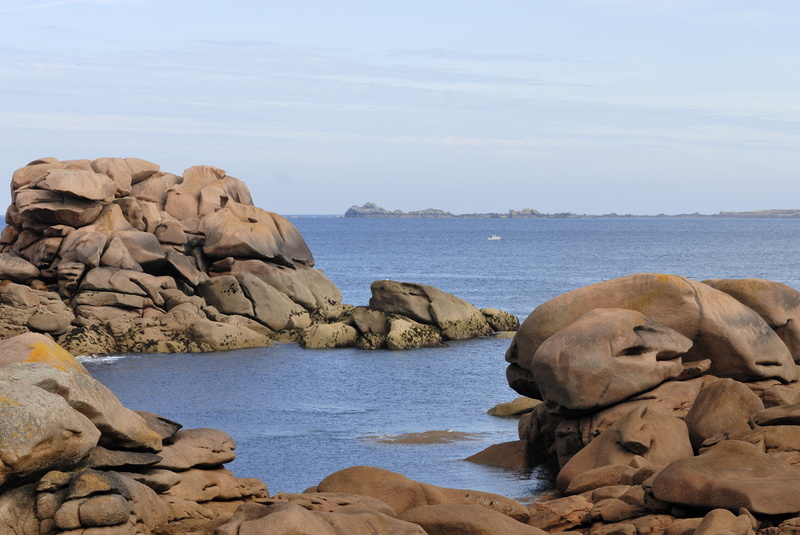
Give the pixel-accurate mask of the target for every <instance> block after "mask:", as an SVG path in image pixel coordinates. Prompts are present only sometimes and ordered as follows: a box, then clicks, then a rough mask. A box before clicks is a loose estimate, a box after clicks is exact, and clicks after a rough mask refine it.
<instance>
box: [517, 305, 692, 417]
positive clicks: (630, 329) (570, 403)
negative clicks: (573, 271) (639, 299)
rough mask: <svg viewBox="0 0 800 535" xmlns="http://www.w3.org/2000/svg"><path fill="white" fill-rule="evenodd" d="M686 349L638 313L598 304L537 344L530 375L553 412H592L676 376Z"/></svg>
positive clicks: (683, 342) (685, 341) (668, 331)
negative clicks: (598, 305) (603, 306)
mask: <svg viewBox="0 0 800 535" xmlns="http://www.w3.org/2000/svg"><path fill="white" fill-rule="evenodd" d="M691 347H692V341H691V340H689V339H688V338H686V337H685V336H683V335H682V334H680V333H679V332H677V331H675V330H673V329H670V328H669V327H665V326H663V325H660V324H658V323H656V322H655V321H652V320H650V319H649V318H647V317H645V316H644V315H643V314H641V313H640V312H636V311H634V310H624V309H613V308H597V309H594V310H591V311H589V312H587V313H586V314H584V315H582V316H581V317H579V318H577V319H576V320H575V321H574V322H573V323H571V324H570V325H568V326H567V327H565V328H564V329H562V330H560V331H558V332H557V333H556V334H554V335H553V336H551V337H550V338H548V339H547V340H545V341H544V342H542V344H541V345H540V346H539V347H538V348H537V349H536V353H535V354H534V356H533V360H532V362H531V373H532V374H533V376H534V377H536V381H537V383H536V384H537V386H538V387H539V391H540V393H541V395H542V399H543V400H544V402H545V403H546V404H547V406H548V409H550V410H551V411H552V412H558V413H563V414H571V413H580V412H596V411H597V410H598V409H600V408H602V407H607V406H609V405H613V404H615V403H618V402H620V401H623V400H625V399H627V398H629V397H631V396H633V395H636V394H639V393H641V392H644V391H646V390H650V389H651V388H653V387H655V386H658V385H660V384H661V383H663V382H664V381H667V380H669V379H674V378H676V377H678V376H679V375H680V374H681V373H682V372H683V363H682V361H681V357H682V356H683V355H685V354H686V352H687V351H688V350H689V349H690V348H691Z"/></svg>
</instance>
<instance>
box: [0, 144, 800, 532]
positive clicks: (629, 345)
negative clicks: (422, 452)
mask: <svg viewBox="0 0 800 535" xmlns="http://www.w3.org/2000/svg"><path fill="white" fill-rule="evenodd" d="M6 218H7V226H6V228H5V230H4V231H3V234H2V236H1V237H0V247H2V249H1V250H0V280H2V282H0V338H3V340H2V341H0V413H2V417H0V534H6V533H8V534H9V535H10V534H14V535H62V534H69V535H117V534H120V535H133V534H144V535H179V534H189V533H193V534H207V535H211V534H214V535H245V534H257V533H270V534H273V533H274V534H280V533H287V534H288V533H293V534H300V533H308V534H342V535H344V534H349V535H359V534H376V533H393V534H394V533H398V534H403V533H414V534H424V533H427V534H429V535H434V534H452V533H464V534H486V535H489V534H497V535H500V534H517V533H519V534H535V533H539V534H541V533H545V532H547V533H559V532H580V533H585V534H592V535H594V534H598V535H599V534H626V535H627V534H630V535H634V534H639V535H646V534H660V533H667V534H671V535H679V534H691V533H694V534H696V535H703V534H712V533H741V534H743V535H744V534H749V533H763V534H783V533H786V534H789V533H796V532H798V531H800V469H798V468H797V465H798V463H800V382H798V367H797V364H796V362H797V361H798V359H800V333H798V327H797V325H798V324H799V323H800V292H797V291H796V290H794V289H792V288H790V287H788V286H785V285H783V284H779V283H777V282H772V281H766V280H762V279H738V280H708V281H702V282H700V281H693V280H690V279H687V278H685V277H680V276H675V275H661V274H645V273H640V274H634V275H630V276H627V277H622V278H620V279H614V280H610V281H605V282H601V283H598V284H594V285H591V286H587V287H585V288H579V289H577V290H573V291H571V292H568V293H566V294H563V295H561V296H558V297H556V298H554V299H552V300H550V301H548V302H546V303H543V304H542V305H540V306H539V307H537V308H536V309H535V310H534V311H533V312H532V313H531V314H530V316H528V318H527V319H526V320H525V321H524V322H523V323H522V325H518V323H517V322H516V318H515V317H513V316H511V315H509V314H507V313H504V312H502V311H499V310H494V309H484V310H482V311H479V310H477V309H475V308H474V307H472V305H470V304H469V303H466V302H464V301H463V300H460V299H458V298H457V297H455V296H452V295H450V294H446V293H445V292H442V291H440V290H437V289H436V288H432V287H430V286H425V285H421V284H414V283H401V282H395V281H377V282H376V283H374V284H373V286H372V292H373V297H372V299H371V300H370V303H369V306H359V307H354V306H350V305H345V304H342V303H341V296H340V294H339V293H338V290H337V289H336V286H335V284H333V282H331V281H330V280H329V279H327V277H325V275H324V274H323V273H322V272H321V271H320V270H318V269H315V268H314V260H313V256H312V255H311V253H310V251H308V247H307V246H306V245H305V242H304V241H303V240H302V237H301V236H300V234H299V232H297V230H296V229H295V228H294V227H293V226H292V225H291V224H290V223H289V222H288V221H287V220H285V219H283V218H281V217H280V216H278V215H277V214H272V213H270V212H266V211H264V210H261V209H259V208H256V207H254V206H253V205H252V200H251V199H250V195H249V192H248V191H247V188H246V186H245V185H244V183H242V182H241V181H238V180H237V179H235V178H232V177H229V176H228V175H227V174H226V173H225V172H224V171H222V170H220V169H217V168H213V167H207V166H200V167H193V168H190V169H188V170H186V171H185V172H184V174H183V176H177V175H170V174H169V173H163V172H161V171H160V170H159V168H158V166H156V165H155V164H152V163H149V162H145V161H143V160H137V159H120V158H101V159H98V160H93V161H89V160H76V161H63V162H62V161H58V160H55V159H52V158H47V159H43V160H37V161H35V162H32V163H31V164H29V165H28V166H26V167H23V168H21V169H20V170H18V171H17V172H16V173H14V176H13V179H12V206H11V207H10V208H9V210H8V212H7V216H6ZM517 329H518V330H517ZM514 330H517V332H516V334H515V335H514V338H513V340H512V341H511V344H510V347H509V349H508V351H507V354H506V360H507V361H508V369H507V376H508V381H509V385H510V386H511V387H512V388H513V389H514V390H516V391H517V392H518V393H519V394H521V395H522V396H523V397H522V398H520V399H519V400H516V401H515V402H514V403H511V404H508V405H505V406H502V407H497V408H495V409H494V411H493V412H494V413H495V414H498V415H499V416H509V415H516V416H518V417H519V434H520V440H519V441H515V442H511V443H506V444H498V445H496V446H492V447H490V448H488V449H487V450H485V451H483V452H480V453H478V454H476V455H475V456H473V457H472V458H471V460H472V461H474V462H482V463H486V464H492V465H496V466H503V467H508V468H511V469H513V468H523V467H530V466H533V465H537V464H543V463H550V464H552V465H555V466H556V467H557V468H556V473H557V477H555V478H554V481H553V485H554V490H553V492H551V493H546V495H545V496H540V497H538V498H537V497H531V499H530V500H523V501H518V500H514V499H511V498H508V497H504V496H499V495H495V494H489V493H484V492H479V491H473V490H461V489H449V488H443V487H437V486H434V485H430V484H427V483H421V482H417V481H412V480H409V479H407V478H405V477H404V476H402V475H400V474H397V473H393V472H388V471H386V470H382V469H380V468H376V467H366V466H354V467H351V468H348V469H345V470H342V471H339V472H336V473H334V474H331V475H330V476H328V477H326V478H325V479H323V480H322V481H320V482H318V483H317V484H316V485H313V486H311V487H310V488H309V489H307V490H306V491H304V492H303V493H300V494H289V493H285V492H277V493H275V494H270V492H269V490H268V488H267V485H266V484H265V483H264V482H262V481H260V480H257V479H248V478H236V477H235V476H234V475H233V474H232V473H231V472H230V471H228V470H227V469H226V468H225V464H226V463H229V462H230V461H231V460H233V459H234V458H235V452H234V450H235V442H234V440H233V439H232V438H231V437H229V436H228V435H226V434H225V433H223V432H221V431H219V430H214V429H182V428H181V425H180V424H179V423H176V422H173V421H171V420H169V415H155V414H152V413H147V412H142V411H134V410H131V409H129V408H126V407H124V406H122V404H121V403H120V402H119V400H118V399H117V398H116V397H115V396H114V394H113V392H111V391H110V390H108V389H107V388H106V387H104V386H103V385H102V384H100V383H99V382H97V381H96V380H95V379H93V378H92V377H91V376H90V375H89V374H88V373H87V371H86V370H85V368H83V366H82V365H81V364H80V363H79V362H78V361H77V360H76V359H75V358H74V357H73V354H78V353H86V352H97V353H107V352H117V351H146V352H156V351H163V352H184V351H209V350H218V349H228V348H234V347H252V346H260V345H268V344H270V343H274V342H275V341H297V342H299V343H300V344H302V345H304V346H305V347H308V348H313V347H341V346H350V347H362V348H365V349H369V348H379V347H380V348H394V349H402V348H410V347H426V346H433V345H441V344H443V343H446V341H447V340H453V339H464V338H471V337H479V336H488V335H490V334H492V333H493V332H496V331H514ZM71 352H72V353H71ZM498 365H499V363H498ZM426 438H427V437H426Z"/></svg>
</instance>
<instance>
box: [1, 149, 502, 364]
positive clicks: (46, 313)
mask: <svg viewBox="0 0 800 535" xmlns="http://www.w3.org/2000/svg"><path fill="white" fill-rule="evenodd" d="M11 200H12V204H11V206H10V207H9V208H8V211H7V212H6V223H7V224H6V227H5V228H4V229H3V231H2V234H0V339H1V338H7V337H9V336H13V335H15V334H20V333H23V332H29V331H32V332H39V333H43V334H47V335H49V336H51V337H53V338H54V339H57V340H58V342H59V343H60V344H61V345H62V346H63V347H65V348H67V349H68V350H69V351H71V352H73V353H75V354H90V353H113V352H127V351H132V352H148V353H178V352H180V353H185V352H196V351H214V350H224V349H236V348H243V347H259V346H267V345H270V344H271V343H272V342H273V341H275V340H280V341H290V340H298V339H299V340H300V342H301V344H303V345H304V346H306V347H315V348H316V347H347V346H358V347H363V348H376V347H391V348H398V349H405V348H413V347H430V346H435V345H441V344H442V343H443V341H444V340H447V339H460V338H462V337H464V336H466V335H467V333H470V335H472V336H483V335H485V334H487V333H490V332H491V328H489V323H487V321H486V319H484V315H483V314H481V313H477V314H476V312H477V311H476V310H474V307H472V305H469V304H468V303H463V302H461V301H460V300H458V299H457V298H454V297H452V296H449V294H444V293H443V292H439V291H438V290H436V289H432V288H429V287H428V288H429V289H426V290H424V291H423V292H422V294H424V295H427V296H429V298H428V302H427V306H428V307H429V309H430V311H429V312H425V311H423V312H422V313H421V314H420V315H412V316H411V317H410V318H406V319H403V318H400V317H399V315H400V314H402V311H398V310H396V307H393V306H390V305H388V304H387V300H386V299H383V300H382V302H383V304H384V305H386V306H383V307H382V306H378V305H376V306H375V307H374V310H372V309H367V308H366V307H361V308H359V309H357V310H355V311H353V312H354V314H352V315H351V314H350V312H351V311H352V307H350V306H346V305H343V304H342V297H341V292H340V291H339V289H338V288H337V287H336V285H335V284H334V283H333V282H331V281H330V280H329V279H328V278H327V277H326V276H325V274H324V273H323V272H322V271H320V270H319V269H314V257H313V255H312V254H311V251H310V250H309V248H308V246H307V245H306V243H305V241H304V240H303V237H302V236H301V235H300V233H299V231H298V230H297V229H296V228H295V227H294V225H292V224H291V223H290V222H289V221H288V220H286V219H285V218H283V217H281V216H279V215H278V214H275V213H272V212H267V211H265V210H262V209H261V208H257V207H255V206H253V200H252V198H251V196H250V192H249V190H248V188H247V186H246V185H245V183H244V182H242V181H240V180H238V179H236V178H234V177H232V176H229V175H228V174H226V172H225V171H223V170H222V169H218V168H216V167H211V166H195V167H191V168H189V169H187V170H186V171H184V173H183V176H178V175H174V174H171V173H165V172H163V171H161V170H160V168H159V166H158V165H156V164H153V163H151V162H147V161H145V160H140V159H136V158H98V159H96V160H68V161H59V160H57V159H55V158H43V159H41V160H36V161H33V162H31V163H29V164H28V165H26V166H25V167H23V168H21V169H18V170H17V171H16V172H15V173H14V176H13V178H12V181H11ZM420 288H421V286H420ZM386 292H387V291H386V290H385V289H384V290H383V291H382V292H379V293H382V294H386ZM422 294H421V295H422ZM443 296H444V297H443ZM378 299H379V300H380V298H378ZM442 303H446V304H445V305H443V306H444V308H442V305H441V304H442ZM456 303H457V304H456ZM456 309H460V310H456ZM419 311H420V306H419V305H415V306H414V311H412V312H413V313H416V312H419ZM387 314H389V315H391V316H388V315H387ZM507 316H510V315H508V314H505V315H504V313H502V312H500V311H490V312H489V313H487V315H486V318H489V319H490V320H491V321H494V323H496V324H497V323H498V322H500V324H502V325H500V324H497V325H495V330H500V329H499V328H498V327H500V326H503V327H504V328H503V329H502V330H511V329H512V328H516V326H517V323H518V322H516V318H515V317H511V320H509V319H508V317H507ZM493 318H495V319H493ZM491 321H490V323H491ZM459 323H463V325H460V324H459Z"/></svg>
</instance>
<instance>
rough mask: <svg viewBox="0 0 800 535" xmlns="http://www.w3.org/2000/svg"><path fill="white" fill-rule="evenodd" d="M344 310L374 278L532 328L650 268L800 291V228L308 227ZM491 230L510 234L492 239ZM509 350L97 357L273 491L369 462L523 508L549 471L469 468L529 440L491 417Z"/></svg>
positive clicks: (793, 224) (145, 402) (346, 223)
mask: <svg viewBox="0 0 800 535" xmlns="http://www.w3.org/2000/svg"><path fill="white" fill-rule="evenodd" d="M291 221H292V222H293V223H294V224H295V225H296V226H297V228H298V229H299V230H300V232H301V233H302V234H303V236H304V237H305V239H306V242H307V243H308V245H309V247H310V248H311V250H312V252H313V253H314V256H315V257H316V260H317V267H318V268H320V269H322V270H324V271H325V273H326V274H327V275H328V277H329V278H331V279H332V280H333V281H334V282H335V283H336V284H337V285H338V286H339V288H340V289H341V290H342V294H343V297H344V301H345V302H346V303H350V304H354V305H365V304H367V302H368V301H369V297H370V290H369V286H370V284H371V283H372V282H373V281H374V280H378V279H393V280H399V281H407V282H420V283H425V284H430V285H433V286H436V287H437V288H440V289H442V290H444V291H447V292H450V293H453V294H455V295H457V296H459V297H461V298H463V299H466V300H467V301H469V302H471V303H473V304H474V305H476V306H478V307H479V308H483V307H495V308H500V309H503V310H507V311H509V312H511V313H513V314H516V315H517V316H519V317H520V318H521V319H524V317H525V316H526V315H527V314H529V313H530V312H531V310H533V308H535V307H536V306H537V305H538V304H540V303H542V302H544V301H546V300H547V299H550V298H552V297H554V296H556V295H558V294H560V293H563V292H566V291H569V290H572V289H574V288H578V287H581V286H585V285H587V284H592V283H595V282H599V281H602V280H606V279H610V278H614V277H619V276H623V275H628V274H630V273H636V272H646V271H649V272H660V273H672V274H678V275H684V276H687V277H690V278H693V279H697V280H702V279H706V278H741V277H759V278H766V279H771V280H775V281H779V282H783V283H785V284H788V285H790V286H793V287H795V288H800V269H798V266H800V219H794V220H779V219H702V218H698V219H673V218H652V219H650V218H648V219H638V218H637V219H542V220H534V219H527V220H526V219H518V220H513V219H511V220H509V219H451V220H449V219H350V218H342V217H310V216H303V217H294V218H291ZM491 234H496V235H498V236H501V237H502V239H501V240H496V241H490V240H487V237H488V236H489V235H491ZM508 344H509V341H508V340H494V339H488V340H474V341H466V342H460V343H454V344H451V345H450V347H447V348H442V349H426V350H418V351H404V352H391V351H358V350H302V349H300V348H298V347H297V346H296V345H292V344H288V345H277V346H273V347H269V348H263V349H257V350H245V351H232V352H226V353H214V354H189V355H120V356H114V357H105V358H98V359H94V360H89V361H87V362H86V365H87V367H88V368H89V370H90V371H91V372H92V374H93V375H94V376H95V377H97V378H98V379H99V380H100V381H102V382H103V383H104V384H106V385H107V386H109V387H110V388H111V389H112V390H113V391H114V392H115V393H116V394H117V396H118V397H119V398H120V399H121V400H122V402H123V403H124V404H125V405H126V406H128V407H131V408H135V409H143V410H149V411H153V412H156V413H159V414H162V415H164V416H166V417H168V418H171V419H173V420H176V421H178V422H180V423H182V424H183V425H184V426H185V427H215V428H220V429H223V430H225V431H226V432H228V433H229V434H230V435H232V436H233V437H234V439H235V440H236V441H237V444H238V448H237V453H238V455H239V457H238V458H237V460H236V461H234V462H233V463H232V464H231V465H230V467H231V469H232V470H233V472H234V473H235V474H236V475H238V476H240V477H258V478H260V479H262V480H264V481H265V482H266V483H267V485H268V486H269V488H270V491H271V492H272V493H275V492H278V491H288V492H300V491H302V490H304V489H305V488H307V487H310V486H312V485H316V484H317V483H318V482H319V481H320V480H321V479H323V478H324V477H325V476H327V475H328V474H330V473H332V472H334V471H336V470H339V469H342V468H346V467H348V466H352V465H357V464H367V465H373V466H380V467H383V468H387V469H389V470H394V471H397V472H401V473H403V474H405V475H407V476H409V477H411V478H413V479H418V480H421V481H425V482H428V483H432V484H435V485H441V486H448V487H457V488H470V489H476V490H484V491H490V492H497V493H500V494H504V495H506V496H510V497H513V498H517V499H524V498H526V497H530V496H532V495H535V494H537V493H539V492H542V491H543V490H546V489H547V488H548V485H549V484H548V482H547V474H546V473H545V472H544V471H543V470H533V471H527V472H517V471H509V470H500V469H492V468H487V467H483V466H478V465H473V464H471V463H468V462H465V461H463V460H462V459H464V458H465V457H467V456H469V455H471V454H473V453H476V452H478V451H480V450H482V449H484V448H485V447H487V446H489V445H491V444H494V443H498V442H504V441H509V440H515V439H516V438H517V431H516V425H517V424H516V420H513V419H501V418H495V417H491V416H488V415H486V410H487V409H489V408H490V407H492V406H493V405H495V404H497V403H500V402H503V401H509V400H511V399H513V398H514V397H516V394H515V393H514V392H513V391H511V390H510V389H509V388H508V386H507V384H506V382H505V362H504V359H503V356H504V354H505V350H506V348H507V347H508ZM445 429H452V430H454V431H463V432H469V433H475V434H476V435H477V439H476V440H474V441H462V442H454V443H450V444H441V445H391V444H383V443H379V442H376V441H375V440H373V439H371V438H369V437H374V436H382V435H398V434H403V433H410V432H423V431H429V430H445Z"/></svg>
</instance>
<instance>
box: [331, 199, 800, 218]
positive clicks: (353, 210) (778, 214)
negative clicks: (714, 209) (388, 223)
mask: <svg viewBox="0 0 800 535" xmlns="http://www.w3.org/2000/svg"><path fill="white" fill-rule="evenodd" d="M344 216H345V217H408V218H410V217H428V218H459V217H460V218H469V217H471V218H499V219H519V218H525V219H538V218H541V219H546V218H551V219H554V218H561V219H564V218H574V219H579V218H600V217H607V218H634V217H750V218H793V217H800V209H798V210H749V211H746V212H719V213H718V214H701V213H698V212H695V213H692V214H673V215H667V214H656V215H633V214H615V213H612V214H602V215H587V214H574V213H572V212H559V213H555V214H546V213H542V212H540V211H538V210H533V209H531V208H523V209H522V210H509V211H508V212H505V213H494V212H491V213H479V214H453V213H451V212H446V211H445V210H439V209H438V208H426V209H425V210H412V211H410V212H403V211H402V210H387V209H386V208H383V207H381V206H378V205H377V204H375V203H374V202H368V203H366V204H364V205H363V206H355V205H353V206H351V207H350V208H349V209H348V210H347V211H346V212H345V213H344Z"/></svg>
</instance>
